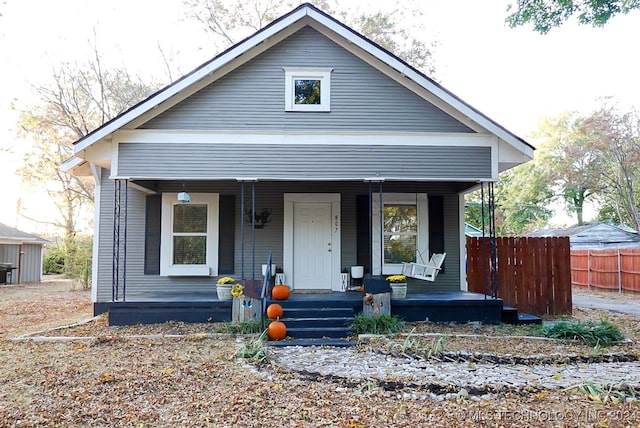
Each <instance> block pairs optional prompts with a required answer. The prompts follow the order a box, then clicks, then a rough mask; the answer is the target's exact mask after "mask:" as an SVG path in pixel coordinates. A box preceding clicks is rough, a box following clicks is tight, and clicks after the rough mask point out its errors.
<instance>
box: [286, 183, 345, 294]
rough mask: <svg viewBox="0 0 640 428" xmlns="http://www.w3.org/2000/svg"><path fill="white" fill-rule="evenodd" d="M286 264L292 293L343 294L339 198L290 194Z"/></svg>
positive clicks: (287, 214) (326, 195)
mask: <svg viewBox="0 0 640 428" xmlns="http://www.w3.org/2000/svg"><path fill="white" fill-rule="evenodd" d="M284 199H285V229H284V260H283V262H284V263H283V268H284V274H285V276H286V278H287V282H288V283H289V285H290V286H291V287H292V288H293V290H340V195H339V194H304V193H288V194H285V195H284Z"/></svg>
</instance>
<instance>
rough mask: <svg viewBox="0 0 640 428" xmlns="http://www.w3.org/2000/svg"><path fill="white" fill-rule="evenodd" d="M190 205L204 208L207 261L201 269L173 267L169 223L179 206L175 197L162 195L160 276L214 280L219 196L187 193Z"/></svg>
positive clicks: (171, 194)
mask: <svg viewBox="0 0 640 428" xmlns="http://www.w3.org/2000/svg"><path fill="white" fill-rule="evenodd" d="M190 196H191V202H190V203H195V204H207V205H208V208H207V214H208V218H207V261H206V264H204V265H174V264H173V257H172V254H173V239H172V234H171V230H172V219H173V206H174V205H178V204H181V203H182V202H178V194H177V193H163V194H162V223H161V235H160V276H216V275H218V229H219V215H218V212H219V201H220V195H219V194H218V193H190Z"/></svg>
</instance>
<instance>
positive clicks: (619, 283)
mask: <svg viewBox="0 0 640 428" xmlns="http://www.w3.org/2000/svg"><path fill="white" fill-rule="evenodd" d="M618 293H620V294H622V262H621V256H620V248H618Z"/></svg>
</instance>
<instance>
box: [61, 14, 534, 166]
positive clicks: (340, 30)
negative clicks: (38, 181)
mask: <svg viewBox="0 0 640 428" xmlns="http://www.w3.org/2000/svg"><path fill="white" fill-rule="evenodd" d="M305 25H311V26H312V27H313V28H315V29H316V30H318V31H320V32H322V33H323V34H325V35H327V36H329V37H331V38H332V40H334V41H336V40H339V41H340V42H342V43H343V44H344V45H345V46H348V47H349V49H350V50H351V51H352V53H354V54H356V55H358V56H359V57H360V58H361V59H365V60H366V61H367V62H369V63H375V64H377V65H379V66H382V67H386V68H387V69H389V70H391V71H392V72H393V73H394V74H395V76H396V77H397V79H399V81H401V82H403V84H404V85H405V86H407V87H408V86H411V87H412V90H414V91H415V90H424V91H427V92H428V93H430V94H431V95H433V96H434V97H435V99H436V101H437V102H438V103H434V104H436V105H438V106H439V107H441V108H442V107H445V106H446V107H449V108H452V109H453V110H454V111H456V112H458V113H459V114H460V116H461V117H465V118H468V119H470V120H471V121H473V122H474V123H476V124H478V125H479V126H480V127H482V128H484V129H486V130H487V131H489V132H491V133H492V134H494V135H496V136H497V137H498V138H500V139H501V140H503V141H505V142H507V143H508V144H509V145H511V146H513V147H514V148H515V149H516V150H517V151H519V152H520V153H522V155H523V162H524V161H526V160H528V159H531V158H532V157H533V150H534V148H533V146H531V145H530V144H528V143H527V142H526V141H525V140H523V139H522V138H520V137H518V136H517V135H515V134H513V133H511V132H510V131H508V130H507V129H506V128H504V127H503V126H501V125H499V124H498V123H496V122H494V121H493V120H491V119H490V118H488V117H487V116H485V115H484V114H482V113H480V112H479V111H478V110H476V109H475V108H473V107H471V106H470V105H469V104H467V103H465V102H464V101H462V100H461V99H460V98H459V97H457V96H456V95H454V94H453V93H452V92H450V91H448V90H447V89H445V88H444V87H442V86H441V85H440V84H438V83H437V82H436V81H434V80H433V79H431V78H429V77H428V76H426V75H425V74H423V73H422V72H420V71H418V70H417V69H415V68H414V67H412V66H411V65H410V64H408V63H406V62H405V61H403V60H402V59H400V58H399V57H397V56H396V55H394V54H393V53H391V52H389V51H387V50H386V49H384V48H382V47H381V46H380V45H378V44H376V43H374V42H373V41H371V40H369V39H367V38H365V37H364V36H362V35H361V34H359V33H357V32H356V31H354V30H353V29H351V28H349V27H347V26H346V25H344V24H343V23H341V22H339V21H338V20H336V19H334V18H333V17H331V16H329V15H328V14H326V13H324V12H322V11H321V10H319V9H318V8H316V7H315V6H313V5H311V4H309V3H304V4H302V5H300V6H298V7H297V8H295V9H294V10H292V11H291V12H289V13H287V14H286V15H283V16H282V17H280V18H278V19H276V20H275V21H273V22H272V23H270V24H269V25H267V26H266V27H264V28H262V29H261V30H259V31H258V32H256V33H255V34H253V35H252V36H250V37H247V38H246V39H244V40H242V41H241V42H239V43H237V44H236V45H234V46H232V47H230V48H229V49H227V50H226V51H224V52H222V53H220V54H219V55H217V56H216V57H214V58H213V59H211V60H210V61H208V62H206V63H204V64H202V65H201V66H200V67H198V68H196V69H195V70H193V71H192V72H190V73H189V74H187V75H185V76H183V77H182V78H181V79H179V80H177V81H176V82H174V83H172V84H170V85H168V86H166V87H165V88H163V89H161V90H159V91H158V92H156V93H154V94H153V95H151V96H149V97H148V98H147V99H145V100H143V101H141V102H140V103H138V104H136V105H134V106H133V107H131V108H130V109H129V110H127V111H125V112H124V113H122V114H120V115H119V116H117V117H115V118H113V119H112V120H110V121H109V122H107V123H105V124H104V125H102V126H101V127H99V128H97V129H95V130H94V131H92V132H91V133H89V134H87V135H86V136H85V137H83V138H81V139H80V140H78V141H76V142H75V143H74V155H75V156H79V157H82V154H81V153H82V151H84V150H86V149H87V148H89V147H90V146H92V145H93V144H94V143H96V142H98V141H100V140H102V139H103V138H106V137H108V136H109V135H110V134H112V133H113V132H115V131H117V130H119V129H121V128H122V127H125V126H127V125H129V124H131V123H132V122H135V121H136V120H137V119H138V120H139V119H140V117H141V116H143V115H147V114H149V113H150V112H152V111H153V110H155V109H157V111H158V112H161V111H164V110H165V109H166V108H168V107H170V106H172V105H174V104H177V103H178V102H180V101H181V100H182V99H184V98H185V97H186V96H187V95H182V94H183V93H193V92H195V91H196V90H198V89H200V88H202V87H204V86H206V84H208V83H210V82H212V81H214V80H215V79H217V78H219V77H221V76H223V75H224V74H226V73H227V72H229V70H227V69H226V68H228V67H229V65H230V64H233V63H234V62H237V64H238V65H239V64H241V63H242V60H243V59H244V61H248V60H249V59H251V58H253V57H254V56H255V55H257V54H259V53H261V52H262V51H264V50H266V49H268V48H269V47H270V43H273V42H274V40H275V41H276V42H277V41H279V40H282V39H284V38H286V37H288V36H289V35H291V34H293V33H295V32H296V31H297V30H299V29H300V28H302V27H304V26H305ZM239 60H240V61H239ZM238 61H239V62H238ZM236 66H237V65H236ZM416 85H417V86H416ZM81 163H82V162H78V160H77V159H73V158H72V159H70V160H68V161H67V162H65V165H63V169H65V170H71V169H73V168H75V167H77V166H79V165H80V164H81Z"/></svg>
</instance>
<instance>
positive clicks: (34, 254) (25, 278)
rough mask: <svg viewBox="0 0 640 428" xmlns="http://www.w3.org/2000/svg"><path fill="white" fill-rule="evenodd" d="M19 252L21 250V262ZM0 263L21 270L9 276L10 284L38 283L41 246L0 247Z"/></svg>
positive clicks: (9, 245)
mask: <svg viewBox="0 0 640 428" xmlns="http://www.w3.org/2000/svg"><path fill="white" fill-rule="evenodd" d="M20 250H22V252H23V254H22V260H20ZM0 262H2V263H11V264H12V265H13V266H15V267H21V270H20V271H18V270H14V271H13V273H12V275H11V283H12V284H17V283H18V278H19V280H20V283H28V282H40V281H42V245H41V244H23V245H22V247H21V246H20V245H18V244H7V245H0Z"/></svg>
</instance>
